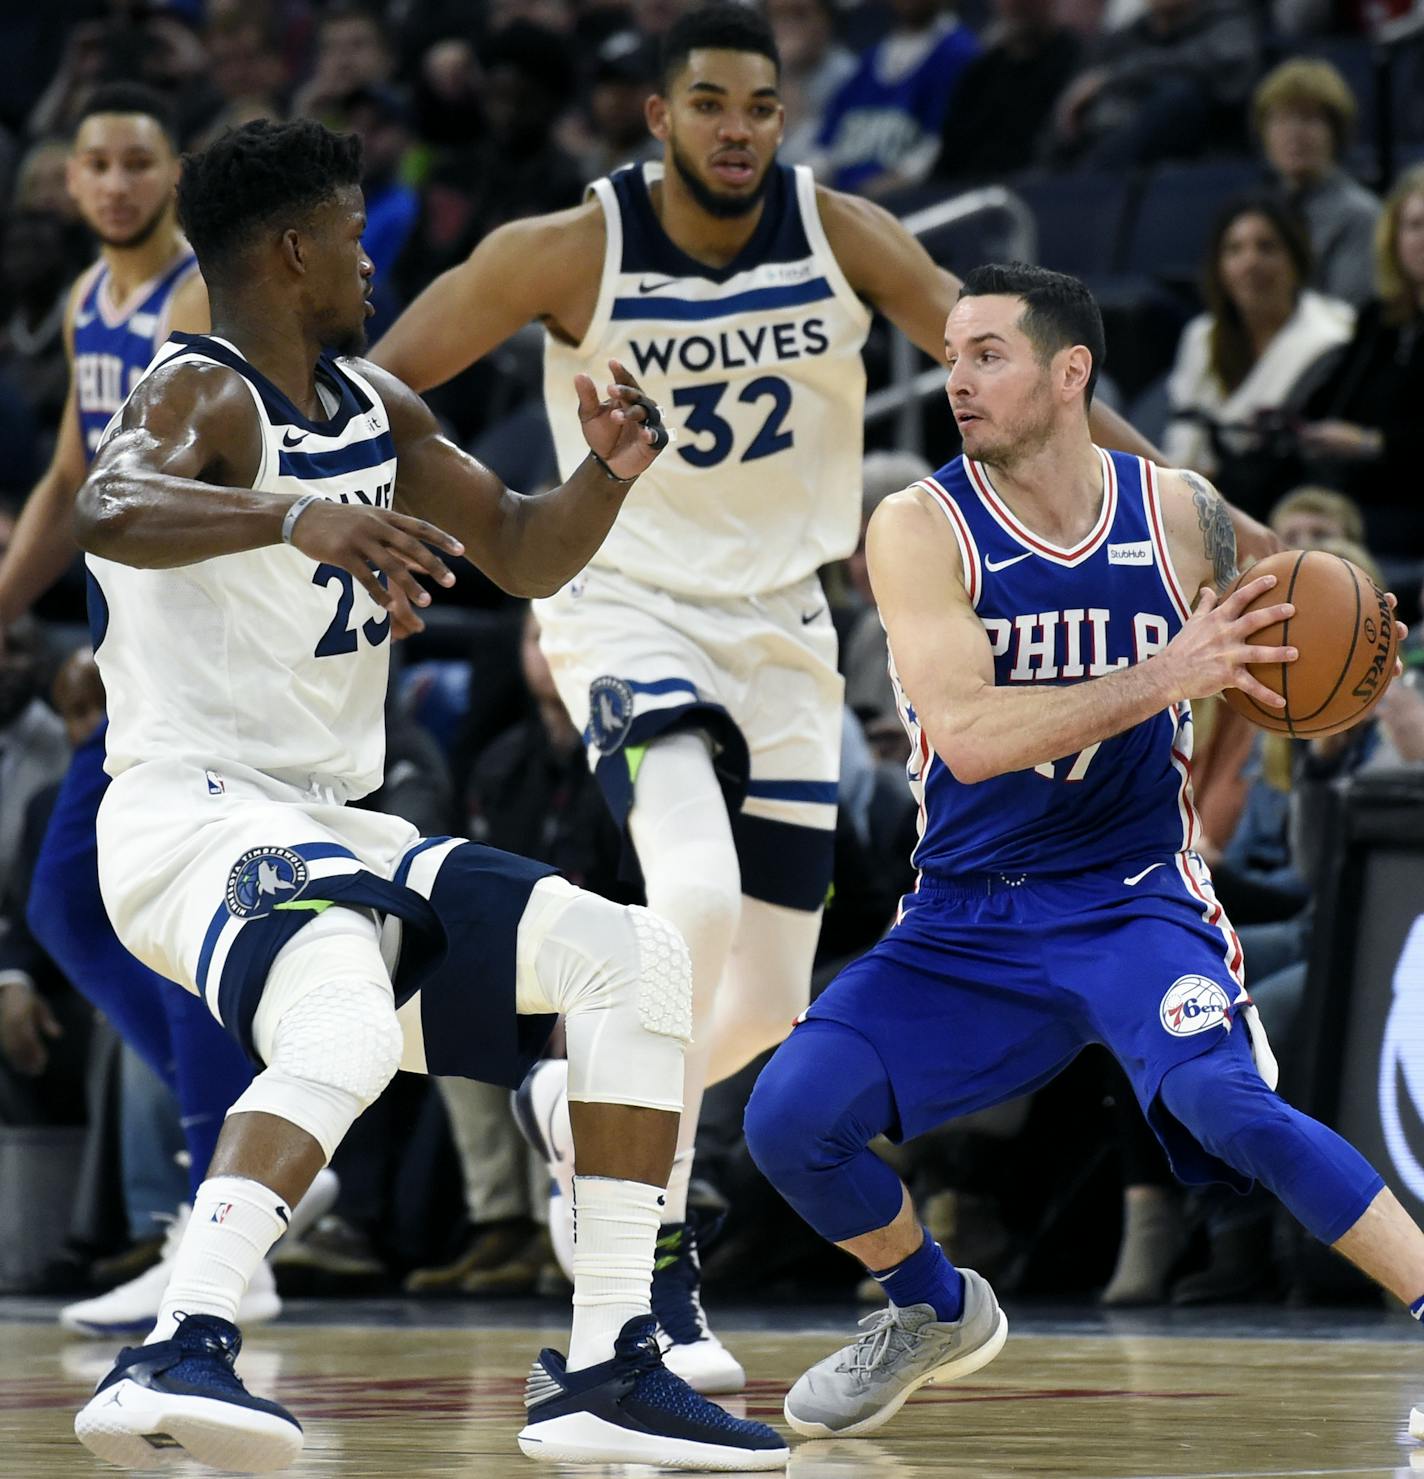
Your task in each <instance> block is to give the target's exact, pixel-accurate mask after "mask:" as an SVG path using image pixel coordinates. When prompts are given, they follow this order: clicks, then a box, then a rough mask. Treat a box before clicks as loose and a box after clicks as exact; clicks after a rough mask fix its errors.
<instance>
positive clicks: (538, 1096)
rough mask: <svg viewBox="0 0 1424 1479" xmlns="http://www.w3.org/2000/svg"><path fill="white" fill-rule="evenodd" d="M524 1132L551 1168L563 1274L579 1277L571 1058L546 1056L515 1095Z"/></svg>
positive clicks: (553, 1223)
mask: <svg viewBox="0 0 1424 1479" xmlns="http://www.w3.org/2000/svg"><path fill="white" fill-rule="evenodd" d="M510 1107H511V1108H512V1109H513V1111H514V1122H515V1123H516V1124H517V1125H518V1126H519V1130H520V1133H521V1134H522V1135H523V1136H524V1138H525V1139H526V1140H527V1141H528V1142H529V1144H530V1145H531V1146H532V1147H533V1149H534V1152H535V1154H536V1155H538V1156H539V1157H540V1158H541V1159H542V1160H543V1162H544V1164H545V1165H546V1166H548V1168H549V1179H550V1181H551V1182H552V1183H553V1184H552V1186H551V1187H550V1190H549V1241H550V1242H551V1243H552V1244H553V1247H554V1256H555V1257H556V1258H557V1259H558V1261H559V1267H560V1268H561V1269H562V1270H563V1272H564V1277H565V1278H567V1279H568V1280H569V1282H570V1283H572V1282H573V1277H574V1132H573V1127H572V1126H571V1125H570V1124H569V1064H568V1059H567V1058H541V1059H540V1060H539V1062H537V1063H536V1064H535V1065H534V1066H533V1068H531V1069H530V1070H529V1072H528V1073H527V1074H526V1075H525V1077H524V1082H523V1083H522V1084H520V1086H519V1087H518V1088H517V1089H516V1090H515V1091H514V1093H513V1094H511V1095H510Z"/></svg>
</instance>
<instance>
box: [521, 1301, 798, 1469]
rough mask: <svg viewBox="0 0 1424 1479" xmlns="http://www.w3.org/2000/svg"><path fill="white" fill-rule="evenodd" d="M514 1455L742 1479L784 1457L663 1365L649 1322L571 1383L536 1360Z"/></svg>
mask: <svg viewBox="0 0 1424 1479" xmlns="http://www.w3.org/2000/svg"><path fill="white" fill-rule="evenodd" d="M524 1402H525V1406H526V1407H527V1408H528V1418H529V1420H528V1422H527V1424H526V1425H525V1428H524V1431H523V1432H522V1433H520V1435H519V1447H520V1448H521V1449H522V1450H523V1452H524V1454H525V1455H526V1456H527V1457H529V1458H537V1459H543V1460H545V1461H546V1462H549V1463H561V1464H652V1465H654V1466H656V1467H657V1468H660V1469H704V1470H722V1471H732V1472H741V1473H747V1472H750V1471H752V1470H757V1469H782V1468H785V1467H786V1462H787V1459H788V1458H789V1457H790V1450H789V1449H788V1448H787V1446H786V1444H785V1442H784V1441H783V1440H782V1438H781V1436H780V1435H779V1434H778V1433H776V1432H775V1431H774V1430H773V1429H772V1428H769V1427H767V1425H766V1424H765V1423H758V1422H747V1421H745V1420H743V1419H742V1418H737V1417H733V1416H732V1415H731V1413H729V1412H727V1411H726V1410H725V1409H724V1408H721V1407H718V1406H717V1404H716V1403H715V1402H708V1401H707V1400H706V1399H705V1398H703V1397H700V1396H698V1394H697V1393H696V1392H694V1391H693V1390H692V1388H691V1387H690V1386H688V1384H687V1383H686V1382H685V1381H683V1380H682V1378H681V1377H678V1376H674V1375H673V1374H672V1372H671V1371H669V1370H668V1369H667V1367H666V1366H664V1365H663V1358H662V1352H661V1351H660V1350H659V1348H658V1336H657V1321H656V1319H654V1317H653V1316H652V1315H639V1316H637V1317H636V1318H634V1319H632V1320H629V1321H628V1323H627V1324H626V1325H625V1326H624V1327H623V1329H622V1330H621V1331H620V1332H619V1334H618V1339H617V1341H616V1342H615V1344H614V1348H613V1358H612V1360H609V1361H602V1362H600V1363H599V1364H598V1365H597V1366H589V1367H587V1368H585V1369H584V1370H583V1371H575V1372H573V1373H570V1372H569V1371H568V1370H567V1369H566V1367H565V1363H564V1358H563V1357H562V1356H561V1355H560V1354H559V1353H558V1352H557V1351H549V1350H544V1351H540V1352H539V1358H538V1360H536V1361H535V1362H534V1366H533V1369H532V1370H531V1371H530V1373H529V1380H528V1382H527V1384H526V1385H525V1389H524Z"/></svg>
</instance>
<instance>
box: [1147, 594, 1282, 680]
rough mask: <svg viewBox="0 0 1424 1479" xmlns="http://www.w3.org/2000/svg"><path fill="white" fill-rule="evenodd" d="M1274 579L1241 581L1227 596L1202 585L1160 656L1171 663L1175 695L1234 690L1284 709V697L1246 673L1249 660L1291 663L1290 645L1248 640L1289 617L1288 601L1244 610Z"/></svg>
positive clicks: (1259, 597)
mask: <svg viewBox="0 0 1424 1479" xmlns="http://www.w3.org/2000/svg"><path fill="white" fill-rule="evenodd" d="M1275 583H1276V577H1275V576H1274V575H1261V576H1258V577H1257V578H1256V579H1255V580H1247V581H1243V582H1242V584H1241V585H1240V586H1238V587H1237V589H1236V590H1234V591H1232V592H1231V594H1230V595H1228V596H1218V595H1217V593H1216V592H1215V591H1214V590H1213V589H1212V588H1211V587H1210V586H1207V587H1205V588H1204V589H1203V591H1202V593H1201V598H1200V599H1199V600H1198V601H1197V605H1196V610H1195V611H1193V612H1192V614H1191V619H1190V620H1189V621H1188V622H1187V624H1186V625H1185V626H1184V627H1183V628H1182V630H1181V631H1180V632H1178V633H1177V635H1176V636H1175V637H1173V638H1172V640H1171V641H1170V642H1169V643H1168V644H1167V648H1166V651H1164V652H1163V653H1162V660H1163V661H1164V662H1167V663H1170V664H1171V669H1172V675H1173V680H1174V681H1173V687H1174V688H1175V689H1176V690H1177V694H1178V696H1179V697H1180V698H1209V697H1210V696H1211V695H1212V694H1214V693H1220V692H1221V690H1222V689H1223V688H1239V689H1240V690H1241V691H1242V692H1243V693H1244V694H1246V695H1247V697H1248V698H1253V699H1255V700H1256V702H1257V703H1258V704H1262V705H1264V706H1265V707H1266V708H1268V709H1283V708H1285V700H1284V699H1283V698H1282V697H1281V696H1280V695H1279V694H1278V693H1274V692H1273V691H1272V690H1271V689H1269V688H1267V687H1266V685H1265V684H1264V683H1258V682H1257V681H1256V679H1255V678H1253V677H1252V676H1251V669H1250V666H1249V665H1250V664H1251V663H1283V662H1294V661H1295V660H1296V658H1297V657H1298V656H1299V653H1298V652H1297V651H1296V649H1295V648H1294V647H1264V646H1258V645H1257V644H1255V643H1253V642H1252V641H1251V638H1252V637H1253V636H1255V634H1256V633H1257V632H1259V631H1262V630H1264V628H1266V627H1268V626H1271V625H1273V624H1274V623H1275V622H1278V621H1286V620H1288V619H1289V618H1290V617H1292V616H1294V615H1295V607H1294V606H1292V605H1291V604H1290V603H1289V602H1282V603H1281V604H1280V605H1274V606H1260V607H1258V608H1257V609H1256V610H1254V611H1248V610H1247V609H1246V608H1247V607H1248V606H1250V605H1251V603H1252V602H1253V601H1258V600H1260V599H1261V598H1262V597H1263V596H1265V595H1266V593H1267V592H1268V591H1270V590H1271V588H1272V587H1273V586H1274V585H1275Z"/></svg>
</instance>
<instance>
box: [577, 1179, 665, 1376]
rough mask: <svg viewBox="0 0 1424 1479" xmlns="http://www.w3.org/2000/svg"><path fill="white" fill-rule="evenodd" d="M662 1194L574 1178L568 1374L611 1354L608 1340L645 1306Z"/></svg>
mask: <svg viewBox="0 0 1424 1479" xmlns="http://www.w3.org/2000/svg"><path fill="white" fill-rule="evenodd" d="M662 1220H663V1194H662V1192H661V1191H660V1190H659V1189H658V1188H657V1187H656V1186H646V1185H644V1184H643V1183H642V1182H641V1181H618V1180H615V1179H614V1178H613V1177H611V1176H575V1177H574V1328H573V1333H572V1335H571V1336H570V1337H569V1360H568V1369H569V1370H570V1371H581V1370H582V1369H583V1368H584V1367H586V1366H596V1365H598V1363H599V1362H600V1361H607V1360H608V1359H609V1358H610V1357H611V1356H612V1355H613V1342H614V1340H615V1339H616V1338H617V1336H618V1332H619V1331H620V1330H621V1329H622V1328H623V1326H624V1325H625V1324H626V1323H627V1322H628V1321H629V1320H631V1319H633V1318H634V1316H636V1315H646V1314H647V1313H648V1312H649V1311H650V1309H651V1307H652V1306H651V1305H650V1303H649V1290H650V1289H651V1287H652V1282H653V1256H654V1253H655V1251H656V1248H655V1245H656V1243H657V1239H658V1228H659V1226H660V1225H661V1223H662Z"/></svg>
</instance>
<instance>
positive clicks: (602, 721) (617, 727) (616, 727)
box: [588, 677, 633, 755]
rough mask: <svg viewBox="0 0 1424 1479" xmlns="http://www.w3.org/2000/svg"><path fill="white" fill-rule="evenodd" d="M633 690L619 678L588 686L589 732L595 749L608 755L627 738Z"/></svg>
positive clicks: (600, 679) (602, 679) (598, 680)
mask: <svg viewBox="0 0 1424 1479" xmlns="http://www.w3.org/2000/svg"><path fill="white" fill-rule="evenodd" d="M632 723H633V690H632V689H631V688H630V687H629V686H628V685H627V684H626V683H625V682H624V681H623V679H622V678H608V677H605V678H595V679H594V680H593V682H592V683H590V684H589V685H588V731H589V735H590V736H591V738H592V739H593V743H594V745H595V746H596V747H597V748H598V749H599V751H600V752H601V753H602V754H604V755H611V754H612V753H613V752H614V751H615V750H616V749H618V747H619V746H620V745H621V744H622V743H623V741H624V740H625V739H627V738H628V730H629V728H630V727H631V726H632Z"/></svg>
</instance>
